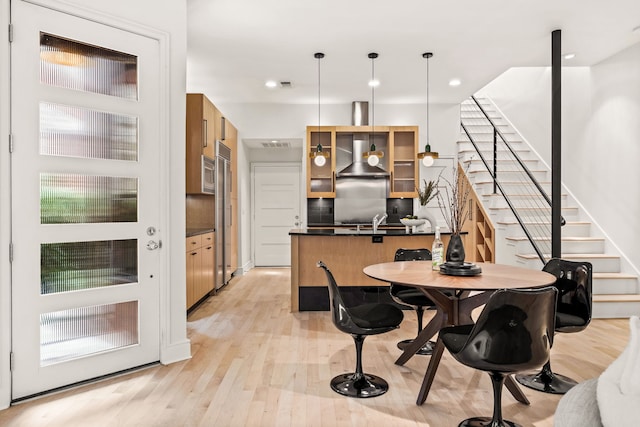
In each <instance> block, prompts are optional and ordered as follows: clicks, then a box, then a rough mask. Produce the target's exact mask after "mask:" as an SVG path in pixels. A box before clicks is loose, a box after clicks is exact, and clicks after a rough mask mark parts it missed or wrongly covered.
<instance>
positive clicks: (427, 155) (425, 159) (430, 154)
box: [418, 52, 438, 167]
mask: <svg viewBox="0 0 640 427" xmlns="http://www.w3.org/2000/svg"><path fill="white" fill-rule="evenodd" d="M432 56H433V53H431V52H425V53H423V54H422V57H423V58H425V59H426V60H427V145H425V147H424V151H423V152H422V153H418V159H422V164H423V165H425V166H427V167H429V166H431V165H432V164H433V161H434V160H435V159H437V158H438V153H437V152H435V151H431V145H429V119H430V117H431V115H430V114H429V58H431V57H432Z"/></svg>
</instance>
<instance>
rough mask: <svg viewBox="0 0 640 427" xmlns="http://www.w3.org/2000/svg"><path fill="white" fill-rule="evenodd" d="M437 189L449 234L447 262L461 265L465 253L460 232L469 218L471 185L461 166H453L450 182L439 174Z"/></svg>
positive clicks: (439, 203)
mask: <svg viewBox="0 0 640 427" xmlns="http://www.w3.org/2000/svg"><path fill="white" fill-rule="evenodd" d="M467 168H468V166H467ZM440 180H442V183H440ZM438 188H440V189H441V190H439V191H438V193H437V197H438V206H439V207H440V212H442V216H443V217H444V220H445V222H446V223H447V226H448V227H449V231H450V232H451V239H450V241H449V245H448V246H447V253H446V258H447V262H454V263H462V262H464V257H465V253H464V246H463V244H462V239H461V237H460V232H461V231H462V228H463V227H464V224H465V222H466V220H467V218H468V217H469V208H470V207H469V197H470V194H471V185H470V184H469V181H468V180H467V178H466V170H464V171H463V170H462V167H461V166H457V167H455V166H454V168H453V176H452V179H451V180H449V179H447V178H446V177H444V176H442V174H441V175H440V177H439V178H438Z"/></svg>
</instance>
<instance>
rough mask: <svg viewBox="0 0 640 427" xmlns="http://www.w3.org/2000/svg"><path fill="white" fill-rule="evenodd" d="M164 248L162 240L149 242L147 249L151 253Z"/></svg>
mask: <svg viewBox="0 0 640 427" xmlns="http://www.w3.org/2000/svg"><path fill="white" fill-rule="evenodd" d="M161 247H162V240H158V241H157V242H156V241H155V240H149V241H148V242H147V249H148V250H150V251H155V250H156V249H160V248H161Z"/></svg>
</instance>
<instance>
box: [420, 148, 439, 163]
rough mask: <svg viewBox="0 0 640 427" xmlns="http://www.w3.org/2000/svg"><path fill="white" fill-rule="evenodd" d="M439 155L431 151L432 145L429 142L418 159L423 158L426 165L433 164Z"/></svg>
mask: <svg viewBox="0 0 640 427" xmlns="http://www.w3.org/2000/svg"><path fill="white" fill-rule="evenodd" d="M438 157H439V156H438V153H436V152H435V151H431V146H430V145H429V144H427V145H425V147H424V151H423V152H421V153H418V159H422V164H423V165H425V166H426V167H429V166H431V165H433V162H434V160H435V159H437V158H438Z"/></svg>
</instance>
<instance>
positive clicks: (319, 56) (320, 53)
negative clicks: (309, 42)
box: [313, 52, 324, 137]
mask: <svg viewBox="0 0 640 427" xmlns="http://www.w3.org/2000/svg"><path fill="white" fill-rule="evenodd" d="M313 56H314V58H316V59H317V60H318V137H320V60H321V59H322V58H324V53H322V52H317V53H315V54H314V55H313Z"/></svg>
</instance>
